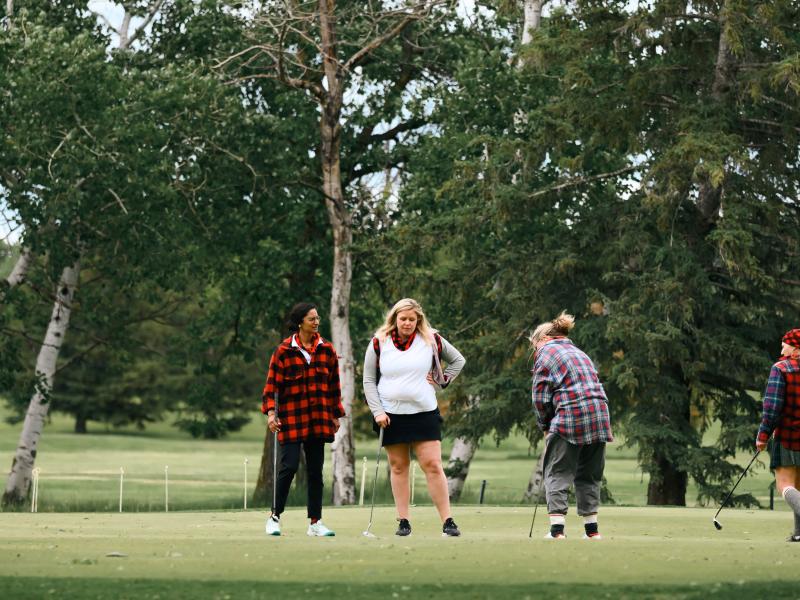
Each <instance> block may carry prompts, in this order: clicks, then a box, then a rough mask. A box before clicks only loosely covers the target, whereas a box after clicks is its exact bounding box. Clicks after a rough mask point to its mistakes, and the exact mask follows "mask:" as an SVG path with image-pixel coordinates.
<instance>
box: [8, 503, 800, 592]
mask: <svg viewBox="0 0 800 600" xmlns="http://www.w3.org/2000/svg"><path fill="white" fill-rule="evenodd" d="M375 514H376V518H375V525H374V526H373V531H374V532H375V533H376V534H377V535H378V536H379V537H378V538H377V539H369V538H365V537H363V536H362V535H361V532H362V530H363V529H364V528H365V527H366V524H367V521H368V519H369V511H368V509H367V508H338V509H333V508H331V509H326V511H325V520H326V522H327V524H328V525H329V526H330V527H332V528H334V529H335V530H336V531H337V535H336V537H335V538H326V539H319V538H308V537H306V535H305V528H306V523H307V521H306V519H305V515H304V511H302V510H301V509H294V510H290V511H287V512H286V513H285V514H284V519H283V524H284V535H283V536H282V537H280V538H273V537H267V536H265V535H264V533H263V514H259V513H258V512H255V511H252V512H251V511H248V512H242V511H238V512H182V513H174V514H164V513H147V514H144V513H142V514H133V513H128V514H122V515H120V514H103V513H70V514H54V513H39V514H27V513H26V514H10V513H5V514H1V515H0V530H2V532H3V535H2V537H1V538H0V586H2V589H3V590H4V593H5V597H7V598H12V597H13V598H44V597H55V598H157V597H160V598H165V597H169V598H198V597H201V598H267V597H270V598H285V597H289V598H295V597H301V596H309V595H311V596H326V597H328V598H345V597H346V598H366V597H385V598H403V597H408V598H412V597H413V598H418V597H434V596H435V597H437V598H441V597H444V598H456V597H458V598H463V597H467V598H524V597H526V596H527V597H531V598H532V597H537V596H542V595H547V596H553V597H556V598H560V597H563V598H576V597H577V598H589V597H592V598H603V597H611V598H624V597H652V598H666V597H685V598H707V597H709V596H711V595H712V594H713V595H714V596H719V597H726V596H727V595H729V594H731V593H733V594H736V595H737V596H738V597H743V598H765V597H770V598H797V597H798V594H800V589H798V583H797V572H798V568H800V544H791V545H790V544H786V543H785V542H784V541H783V538H784V537H785V535H786V534H787V532H788V530H789V528H790V527H791V521H792V520H791V517H790V516H789V515H788V514H787V513H785V512H770V511H744V510H738V511H724V512H723V513H722V515H721V517H720V518H721V520H722V522H723V524H724V529H723V530H722V531H719V532H718V531H716V530H715V529H714V527H713V525H712V517H713V514H714V511H713V510H712V509H680V508H636V507H609V508H606V509H604V510H603V511H602V514H601V530H602V532H603V534H604V539H603V540H602V541H587V540H582V539H581V538H580V532H581V529H582V528H581V521H580V519H579V518H578V517H576V516H575V515H574V514H571V515H570V516H568V518H567V533H568V536H569V537H568V538H567V539H566V540H564V541H558V542H553V541H547V540H544V539H542V535H543V534H544V533H545V532H546V530H547V522H546V518H545V517H544V515H543V514H542V513H541V512H540V513H539V516H538V517H537V519H538V525H537V527H536V530H535V536H534V537H533V539H529V538H528V528H529V526H530V519H531V514H532V513H531V510H530V508H528V507H496V506H484V507H477V506H470V507H466V506H464V507H459V508H457V510H456V512H455V516H456V517H457V520H458V522H459V524H460V526H461V528H462V530H463V532H464V535H463V536H462V537H461V538H458V539H454V538H447V539H443V538H442V537H441V534H440V525H439V521H438V517H437V516H436V514H435V512H434V510H433V509H432V508H430V507H416V508H415V509H413V511H412V518H413V520H412V523H413V526H414V533H413V534H412V536H410V537H409V538H402V539H401V538H397V537H395V536H394V535H392V534H393V531H394V527H395V525H396V524H395V522H394V512H393V509H392V508H390V507H381V508H379V509H377V510H376V513H375ZM114 552H116V553H122V554H125V555H126V556H124V557H109V556H108V555H109V554H110V553H114Z"/></svg>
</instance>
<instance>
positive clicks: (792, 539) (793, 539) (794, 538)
mask: <svg viewBox="0 0 800 600" xmlns="http://www.w3.org/2000/svg"><path fill="white" fill-rule="evenodd" d="M786 541H787V542H800V535H790V536H789V537H788V538H786Z"/></svg>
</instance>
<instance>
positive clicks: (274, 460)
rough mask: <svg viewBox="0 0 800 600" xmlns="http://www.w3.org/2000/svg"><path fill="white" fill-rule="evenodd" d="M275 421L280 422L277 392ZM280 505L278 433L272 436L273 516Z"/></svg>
mask: <svg viewBox="0 0 800 600" xmlns="http://www.w3.org/2000/svg"><path fill="white" fill-rule="evenodd" d="M275 420H276V421H277V420H278V392H275ZM277 503H278V432H277V431H275V432H273V434H272V514H275V506H276V505H277Z"/></svg>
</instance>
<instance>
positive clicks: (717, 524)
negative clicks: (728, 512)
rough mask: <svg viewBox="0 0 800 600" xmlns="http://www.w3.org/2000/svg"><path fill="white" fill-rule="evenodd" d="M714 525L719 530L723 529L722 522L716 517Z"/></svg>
mask: <svg viewBox="0 0 800 600" xmlns="http://www.w3.org/2000/svg"><path fill="white" fill-rule="evenodd" d="M714 527H716V528H717V531H719V530H720V529H722V523H720V522H719V521H717V520H716V519H714Z"/></svg>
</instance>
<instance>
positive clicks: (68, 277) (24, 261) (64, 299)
mask: <svg viewBox="0 0 800 600" xmlns="http://www.w3.org/2000/svg"><path fill="white" fill-rule="evenodd" d="M9 2H10V0H9ZM162 2H163V0H155V2H154V3H153V4H152V5H150V10H149V12H148V15H147V16H146V17H145V19H144V21H143V22H142V23H141V24H140V25H139V26H138V27H137V28H136V30H135V31H134V32H133V34H130V35H129V29H130V24H131V13H130V11H129V9H128V8H127V7H125V15H124V17H123V23H122V26H121V27H119V28H114V27H113V26H111V25H110V23H109V26H111V27H112V29H113V30H114V31H115V32H116V33H117V35H118V36H119V48H120V49H122V50H124V49H127V48H128V47H129V46H130V44H131V43H132V42H133V41H134V40H135V39H137V38H138V37H139V36H140V35H141V34H142V32H143V31H144V29H145V27H147V25H148V24H149V23H150V21H151V20H152V18H153V16H154V15H155V13H156V11H157V10H158V8H159V7H160V6H161V4H162ZM12 8H13V6H12ZM99 16H101V18H103V19H104V20H105V17H102V15H99ZM106 23H108V21H107V20H106ZM123 44H124V45H123ZM31 260H32V257H31V254H30V252H28V251H27V250H25V249H23V252H22V254H21V255H20V260H18V261H17V264H16V265H15V266H14V271H12V275H14V276H15V277H16V279H17V280H18V282H19V281H21V279H24V276H25V274H26V273H27V270H28V268H29V267H30V263H31ZM79 276H80V260H76V261H75V263H74V265H72V266H71V267H66V268H65V269H64V270H63V271H62V273H61V278H60V281H59V284H58V289H57V290H56V299H55V303H54V305H53V311H52V314H51V316H50V322H49V323H48V326H47V332H46V333H45V338H44V342H43V343H42V346H41V348H40V349H39V354H38V356H37V359H36V369H35V374H36V378H37V384H36V389H35V391H34V393H33V396H32V397H31V400H30V403H29V405H28V410H27V412H26V414H25V421H24V423H23V426H22V432H21V433H20V438H19V444H18V445H17V450H16V452H15V454H14V459H13V461H12V463H11V472H10V473H9V476H8V480H7V481H6V487H5V491H4V493H3V498H2V504H3V505H4V506H6V505H18V504H20V503H22V502H24V501H25V498H26V497H27V495H28V492H29V490H30V483H31V471H32V470H33V465H34V463H35V460H36V453H37V447H38V444H39V437H40V436H41V434H42V428H43V426H44V422H45V418H46V417H47V413H48V411H49V408H50V393H51V392H52V390H53V384H54V382H55V374H56V369H57V363H58V355H59V353H60V351H61V346H62V344H63V343H64V337H65V336H66V333H67V330H68V328H69V319H70V314H71V311H72V301H73V298H74V296H75V290H76V288H77V285H78V278H79ZM9 277H11V275H10V276H9Z"/></svg>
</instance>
